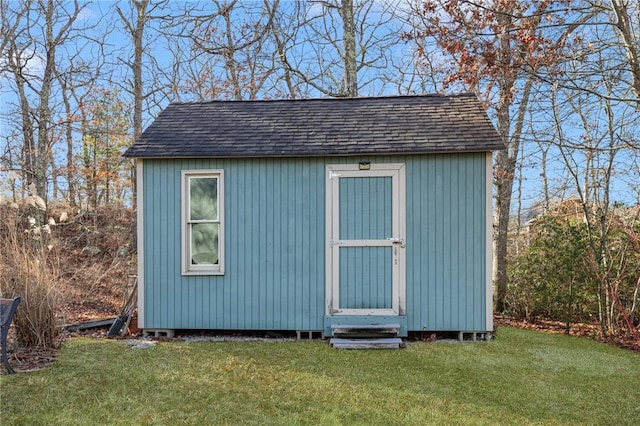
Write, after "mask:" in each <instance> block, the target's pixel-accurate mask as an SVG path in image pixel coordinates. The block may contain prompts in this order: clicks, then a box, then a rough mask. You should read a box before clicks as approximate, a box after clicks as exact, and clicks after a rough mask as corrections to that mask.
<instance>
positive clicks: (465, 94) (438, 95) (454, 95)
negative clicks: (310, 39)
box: [169, 92, 477, 105]
mask: <svg viewBox="0 0 640 426" xmlns="http://www.w3.org/2000/svg"><path fill="white" fill-rule="evenodd" d="M463 97H464V98H468V97H472V98H477V96H476V94H475V93H473V92H458V93H424V94H410V95H401V94H399V95H382V96H358V97H321V98H294V99H242V100H234V99H212V100H208V101H182V102H171V103H170V104H169V105H202V104H220V103H229V104H237V103H277V102H283V103H284V102H292V103H294V102H324V101H327V102H334V101H343V102H344V101H366V100H377V99H421V98H443V99H447V98H463Z"/></svg>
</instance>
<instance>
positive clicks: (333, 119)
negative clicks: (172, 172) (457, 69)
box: [124, 94, 504, 158]
mask: <svg viewBox="0 0 640 426" xmlns="http://www.w3.org/2000/svg"><path fill="white" fill-rule="evenodd" d="M502 148H504V144H503V142H502V140H501V139H500V137H499V135H498V133H497V132H496V130H495V128H494V127H493V125H492V124H491V122H490V121H489V119H488V117H487V115H486V113H485V111H484V109H483V107H482V105H481V103H480V101H479V100H478V99H477V98H476V96H475V95H473V94H461V95H451V96H445V95H424V96H394V97H376V98H345V99H335V98H332V99H304V100H278V101H213V102H200V103H175V104H171V105H169V106H168V107H167V108H166V109H165V110H164V111H162V112H161V113H160V115H159V116H158V117H157V118H156V120H155V121H154V122H153V123H152V124H151V125H150V126H149V127H148V128H147V129H146V130H145V131H144V132H143V133H142V135H141V136H140V137H139V138H138V139H137V140H136V141H135V142H134V144H133V145H132V146H131V147H130V148H129V149H128V150H127V151H126V152H125V154H124V155H125V156H126V157H141V158H158V157H166V158H185V157H263V156H269V157H283V156H321V155H329V156H338V155H365V154H366V155H382V154H419V153H434V152H465V151H467V152H471V151H474V152H479V151H493V150H498V149H502Z"/></svg>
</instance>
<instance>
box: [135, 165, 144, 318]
mask: <svg viewBox="0 0 640 426" xmlns="http://www.w3.org/2000/svg"><path fill="white" fill-rule="evenodd" d="M136 191H137V193H136V222H137V229H136V236H137V239H138V241H137V245H138V327H139V328H141V329H143V328H144V326H145V324H144V323H145V321H144V308H145V304H144V302H145V301H144V285H145V282H144V264H145V259H144V160H142V159H141V158H138V159H136Z"/></svg>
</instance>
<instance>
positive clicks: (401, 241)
mask: <svg viewBox="0 0 640 426" xmlns="http://www.w3.org/2000/svg"><path fill="white" fill-rule="evenodd" d="M387 241H391V244H395V245H399V246H400V247H404V246H405V244H404V239H403V238H387Z"/></svg>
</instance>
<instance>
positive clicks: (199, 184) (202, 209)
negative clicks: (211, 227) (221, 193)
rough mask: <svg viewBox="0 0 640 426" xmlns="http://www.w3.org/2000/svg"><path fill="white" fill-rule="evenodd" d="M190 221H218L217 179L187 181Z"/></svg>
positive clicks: (203, 178)
mask: <svg viewBox="0 0 640 426" xmlns="http://www.w3.org/2000/svg"><path fill="white" fill-rule="evenodd" d="M189 196H190V199H189V203H190V212H189V215H190V220H218V178H215V177H198V178H196V177H192V178H190V179H189Z"/></svg>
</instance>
